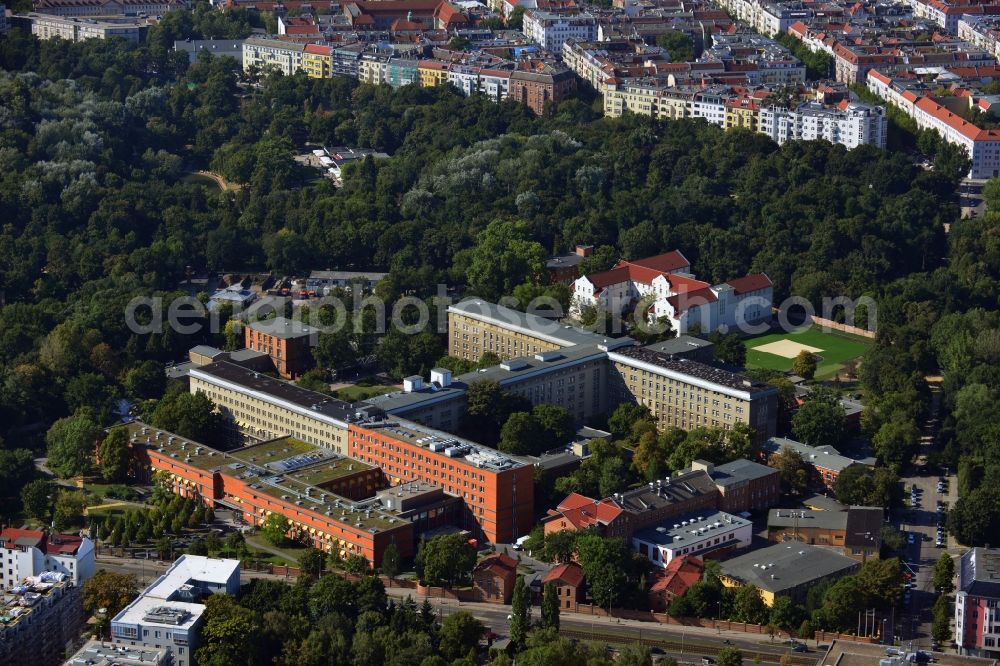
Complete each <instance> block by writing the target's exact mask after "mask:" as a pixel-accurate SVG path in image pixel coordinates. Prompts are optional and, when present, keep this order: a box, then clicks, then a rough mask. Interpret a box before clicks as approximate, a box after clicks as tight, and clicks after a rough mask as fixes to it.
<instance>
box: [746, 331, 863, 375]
mask: <svg viewBox="0 0 1000 666" xmlns="http://www.w3.org/2000/svg"><path fill="white" fill-rule="evenodd" d="M782 340H788V341H789V342H792V343H798V344H800V345H806V346H808V347H813V348H815V349H817V350H819V351H814V352H813V353H815V354H816V355H817V356H819V357H820V361H819V365H818V366H817V367H816V379H827V378H829V377H832V376H833V375H835V374H836V373H837V372H839V371H840V370H841V369H843V367H844V365H846V364H847V362H848V361H851V360H852V359H855V358H857V357H859V356H863V355H864V353H865V352H866V351H867V350H868V348H869V347H871V345H872V341H871V340H869V339H867V338H862V337H858V336H854V335H848V334H846V333H840V332H837V331H830V332H829V333H824V332H823V330H822V329H820V328H819V327H818V326H813V327H812V328H809V329H807V330H804V331H802V332H800V333H768V334H766V335H762V336H760V337H756V338H749V339H747V340H745V342H746V346H747V363H746V364H747V367H748V368H768V369H770V370H780V371H782V372H787V371H789V370H791V369H792V358H786V357H785V356H782V355H780V354H777V353H770V352H768V351H760V350H759V348H760V347H763V346H765V345H772V344H773V343H780V341H782ZM779 346H780V344H779ZM772 349H773V347H772ZM788 353H791V352H788Z"/></svg>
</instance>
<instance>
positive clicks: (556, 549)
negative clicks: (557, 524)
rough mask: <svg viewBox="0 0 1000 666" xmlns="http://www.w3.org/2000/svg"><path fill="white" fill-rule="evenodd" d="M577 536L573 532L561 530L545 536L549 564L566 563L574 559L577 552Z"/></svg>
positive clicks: (546, 557)
mask: <svg viewBox="0 0 1000 666" xmlns="http://www.w3.org/2000/svg"><path fill="white" fill-rule="evenodd" d="M576 535H577V533H576V532H574V531H572V530H559V531H558V532H550V533H548V534H546V535H545V552H544V556H545V560H546V561H548V562H556V563H566V562H569V561H570V560H572V559H573V553H575V552H576Z"/></svg>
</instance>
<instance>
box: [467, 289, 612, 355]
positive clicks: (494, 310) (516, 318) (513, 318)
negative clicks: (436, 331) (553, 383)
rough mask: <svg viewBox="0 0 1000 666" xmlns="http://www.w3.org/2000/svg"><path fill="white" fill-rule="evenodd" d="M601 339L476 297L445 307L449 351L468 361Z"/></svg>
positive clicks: (597, 342)
mask: <svg viewBox="0 0 1000 666" xmlns="http://www.w3.org/2000/svg"><path fill="white" fill-rule="evenodd" d="M603 339H604V338H603V336H600V335H598V334H596V333H594V332H592V331H585V330H583V329H580V328H574V327H572V326H566V325H564V324H560V323H559V322H558V321H555V320H552V319H546V318H545V317H539V316H537V315H532V314H526V313H524V312H520V311H518V310H514V309H512V308H508V307H504V306H502V305H497V304H496V303H489V302H487V301H483V300H479V299H471V300H468V301H462V302H461V303H458V304H457V305H452V306H449V308H448V354H449V355H450V356H455V357H457V358H463V359H466V360H469V361H478V360H479V358H480V357H481V356H482V355H483V354H485V353H487V352H492V353H494V354H496V355H497V356H498V357H499V358H500V359H501V360H506V359H510V358H517V357H519V356H532V355H534V354H541V353H543V352H548V351H554V350H557V349H562V348H563V347H572V346H574V345H580V344H599V343H600V342H601V341H602V340H603Z"/></svg>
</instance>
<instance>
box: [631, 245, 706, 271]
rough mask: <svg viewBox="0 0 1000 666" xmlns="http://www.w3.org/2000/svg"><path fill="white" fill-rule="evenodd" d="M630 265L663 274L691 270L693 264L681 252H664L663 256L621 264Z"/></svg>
mask: <svg viewBox="0 0 1000 666" xmlns="http://www.w3.org/2000/svg"><path fill="white" fill-rule="evenodd" d="M623 263H624V264H629V265H632V266H641V267H643V268H651V269H653V270H654V271H661V272H663V273H669V272H670V271H676V270H677V269H679V268H689V267H690V266H691V262H690V261H688V260H687V257H685V256H684V255H683V254H681V252H680V250H671V251H670V252H664V253H663V254H658V255H656V256H654V257H646V258H645V259H637V260H635V261H622V262H619V265H621V264H623Z"/></svg>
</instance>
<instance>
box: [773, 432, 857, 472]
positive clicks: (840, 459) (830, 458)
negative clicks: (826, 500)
mask: <svg viewBox="0 0 1000 666" xmlns="http://www.w3.org/2000/svg"><path fill="white" fill-rule="evenodd" d="M786 446H787V447H788V448H790V449H792V450H793V451H797V452H798V453H799V455H801V456H802V458H803V460H805V462H807V463H809V464H811V465H819V466H820V467H825V468H826V469H832V470H833V471H835V472H842V471H843V470H845V469H847V468H848V467H850V466H851V465H853V464H854V463H856V462H858V461H856V460H853V459H851V458H848V457H847V456H842V455H840V452H839V451H837V450H836V449H835V448H833V447H831V446H823V447H818V448H817V447H813V446H809V445H808V444H803V443H802V442H797V441H795V440H794V439H788V438H787V437H772V438H770V439H769V440H767V441H766V442H764V444H763V445H762V446H761V448H763V449H764V450H765V451H767V452H769V453H778V452H779V451H781V450H782V449H783V448H785V447H786Z"/></svg>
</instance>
